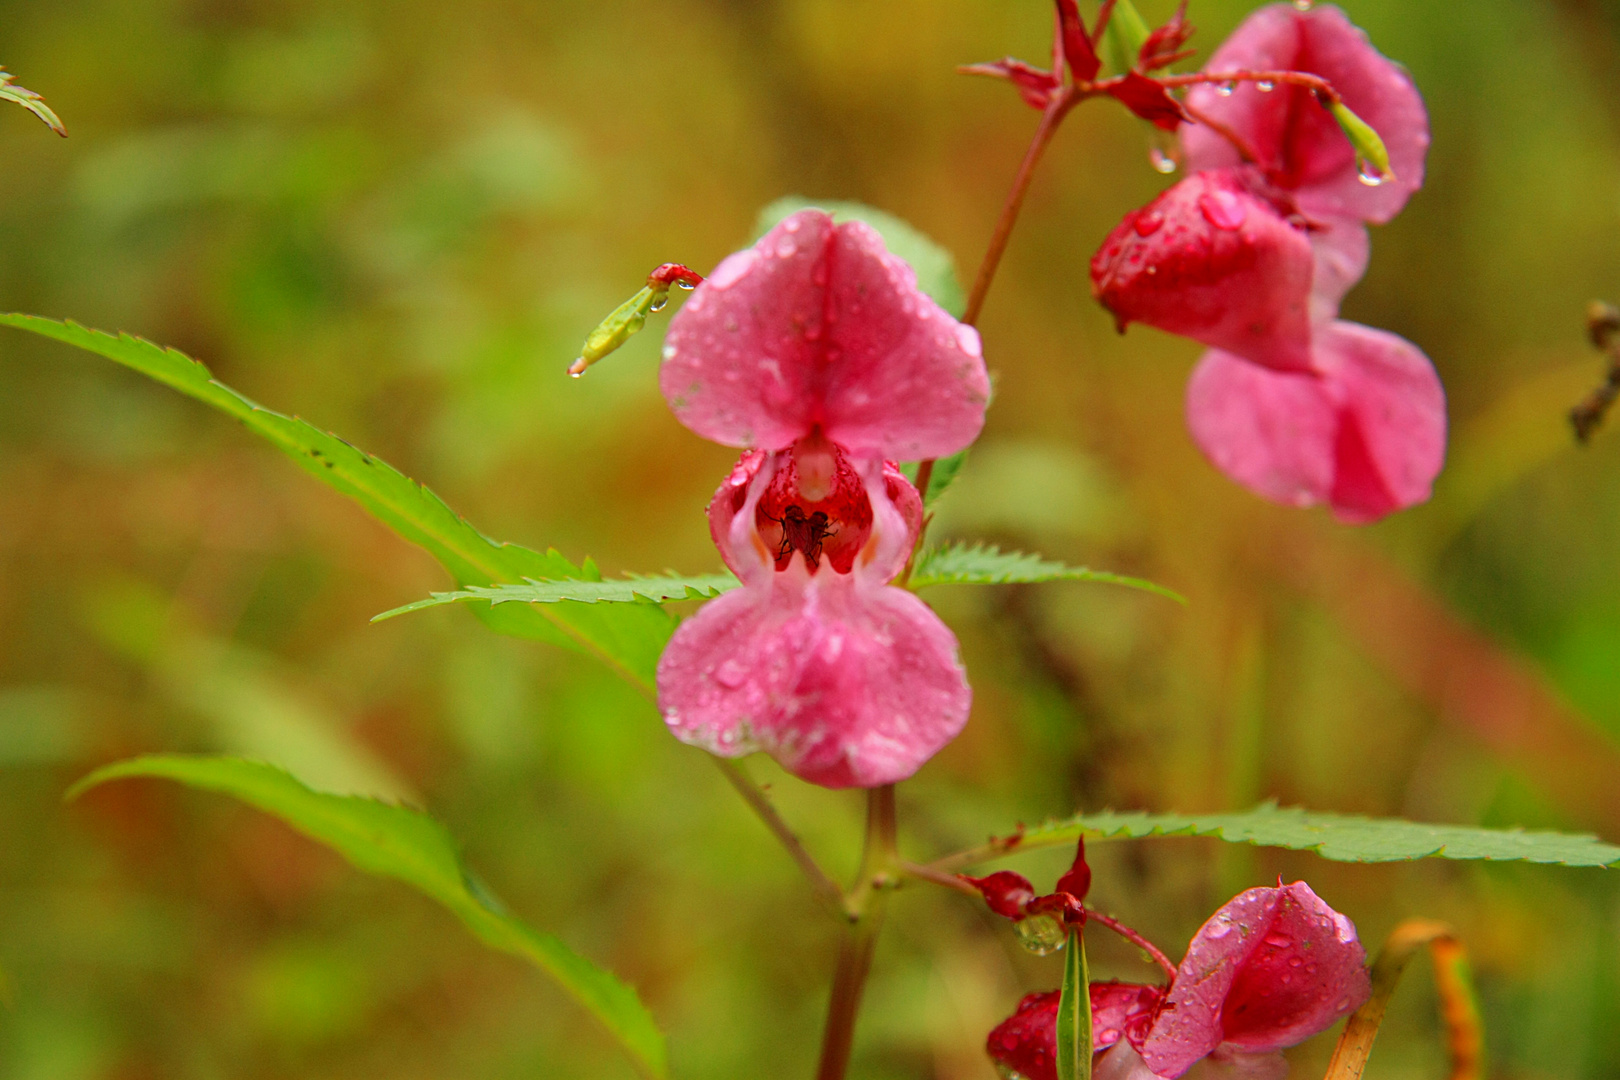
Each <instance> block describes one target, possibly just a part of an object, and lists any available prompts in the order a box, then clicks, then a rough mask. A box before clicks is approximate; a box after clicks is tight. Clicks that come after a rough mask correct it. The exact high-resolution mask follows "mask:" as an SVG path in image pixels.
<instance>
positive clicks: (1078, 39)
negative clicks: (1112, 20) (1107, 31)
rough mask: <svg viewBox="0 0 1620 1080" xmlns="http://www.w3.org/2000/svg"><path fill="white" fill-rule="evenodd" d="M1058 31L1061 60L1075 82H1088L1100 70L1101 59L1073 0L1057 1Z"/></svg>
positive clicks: (1078, 6) (1078, 7)
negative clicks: (1065, 64)
mask: <svg viewBox="0 0 1620 1080" xmlns="http://www.w3.org/2000/svg"><path fill="white" fill-rule="evenodd" d="M1057 12H1058V29H1059V35H1060V39H1061V41H1062V42H1063V58H1064V60H1065V61H1067V62H1068V65H1069V71H1070V73H1071V74H1073V75H1074V78H1075V81H1076V82H1090V81H1091V80H1092V79H1093V78H1094V77H1095V76H1096V74H1097V72H1098V71H1099V70H1101V69H1102V59H1101V58H1100V57H1098V56H1097V50H1096V49H1095V48H1093V47H1092V45H1091V35H1090V34H1087V33H1086V24H1085V23H1084V22H1081V21H1080V5H1079V4H1078V3H1076V2H1075V0H1057Z"/></svg>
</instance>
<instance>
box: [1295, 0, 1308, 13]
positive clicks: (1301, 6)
mask: <svg viewBox="0 0 1620 1080" xmlns="http://www.w3.org/2000/svg"><path fill="white" fill-rule="evenodd" d="M1294 10H1295V11H1309V10H1311V0H1294Z"/></svg>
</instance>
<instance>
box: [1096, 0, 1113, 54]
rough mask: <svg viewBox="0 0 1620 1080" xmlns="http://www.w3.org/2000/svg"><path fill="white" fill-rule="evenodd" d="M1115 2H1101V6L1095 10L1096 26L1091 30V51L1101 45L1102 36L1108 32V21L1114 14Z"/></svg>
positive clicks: (1110, 0)
mask: <svg viewBox="0 0 1620 1080" xmlns="http://www.w3.org/2000/svg"><path fill="white" fill-rule="evenodd" d="M1115 2H1116V0H1103V2H1102V6H1101V7H1099V8H1098V9H1097V25H1096V26H1094V27H1092V28H1091V47H1092V48H1093V49H1095V48H1097V46H1099V45H1101V44H1102V39H1103V34H1104V33H1105V32H1106V31H1107V30H1108V20H1109V18H1110V17H1111V16H1112V15H1113V14H1114V4H1115Z"/></svg>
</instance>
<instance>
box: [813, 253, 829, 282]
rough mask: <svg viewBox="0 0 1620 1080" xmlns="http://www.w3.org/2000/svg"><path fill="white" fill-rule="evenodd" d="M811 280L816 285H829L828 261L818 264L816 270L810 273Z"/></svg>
mask: <svg viewBox="0 0 1620 1080" xmlns="http://www.w3.org/2000/svg"><path fill="white" fill-rule="evenodd" d="M810 280H811V282H812V283H814V284H816V285H825V284H827V260H825V259H823V260H821V261H820V262H818V263H816V268H815V269H814V270H812V271H810Z"/></svg>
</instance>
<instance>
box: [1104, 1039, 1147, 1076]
mask: <svg viewBox="0 0 1620 1080" xmlns="http://www.w3.org/2000/svg"><path fill="white" fill-rule="evenodd" d="M1091 1080H1161V1078H1160V1077H1159V1076H1157V1075H1155V1073H1154V1072H1153V1070H1152V1069H1150V1068H1148V1067H1147V1063H1146V1062H1145V1061H1143V1060H1142V1055H1140V1054H1138V1053H1137V1052H1136V1048H1135V1047H1133V1046H1131V1044H1130V1043H1127V1042H1122V1043H1119V1044H1117V1045H1115V1046H1114V1047H1113V1048H1112V1049H1110V1050H1109V1051H1108V1052H1107V1053H1105V1054H1103V1056H1102V1057H1100V1058H1098V1059H1097V1063H1096V1065H1095V1066H1094V1067H1093V1068H1092V1070H1091Z"/></svg>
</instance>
